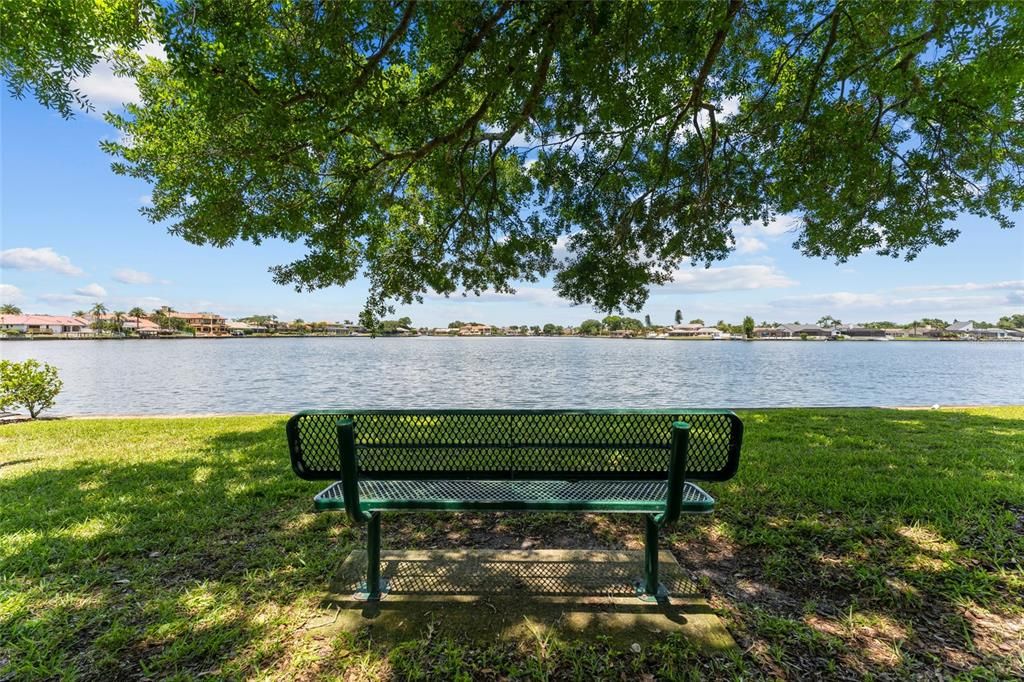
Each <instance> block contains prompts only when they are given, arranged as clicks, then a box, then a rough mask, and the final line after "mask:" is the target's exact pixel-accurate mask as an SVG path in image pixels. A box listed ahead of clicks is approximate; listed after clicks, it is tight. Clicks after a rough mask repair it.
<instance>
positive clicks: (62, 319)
mask: <svg viewBox="0 0 1024 682" xmlns="http://www.w3.org/2000/svg"><path fill="white" fill-rule="evenodd" d="M88 326H89V321H88V320H85V319H83V318H81V317H68V316H65V315H0V330H9V331H16V332H21V333H22V334H80V333H82V331H83V330H85V329H87V328H88Z"/></svg>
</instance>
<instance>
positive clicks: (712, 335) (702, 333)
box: [697, 327, 732, 341]
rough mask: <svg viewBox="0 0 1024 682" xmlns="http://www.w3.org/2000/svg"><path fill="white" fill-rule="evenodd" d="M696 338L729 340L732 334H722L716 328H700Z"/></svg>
mask: <svg viewBox="0 0 1024 682" xmlns="http://www.w3.org/2000/svg"><path fill="white" fill-rule="evenodd" d="M697 336H698V337H701V338H709V339H715V340H716V341H721V340H726V339H731V338H732V334H729V333H728V332H723V331H722V330H721V329H719V328H718V327H701V328H700V330H699V331H698V333H697Z"/></svg>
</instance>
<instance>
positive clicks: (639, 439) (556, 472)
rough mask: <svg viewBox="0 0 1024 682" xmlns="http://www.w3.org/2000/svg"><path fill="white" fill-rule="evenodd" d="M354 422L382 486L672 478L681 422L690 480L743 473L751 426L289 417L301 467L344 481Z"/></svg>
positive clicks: (454, 415)
mask: <svg viewBox="0 0 1024 682" xmlns="http://www.w3.org/2000/svg"><path fill="white" fill-rule="evenodd" d="M339 419H351V420H352V422H353V431H354V435H355V445H356V454H357V458H358V466H359V471H360V476H361V477H364V478H376V479H417V478H418V479H499V480H509V479H524V480H538V479H541V480H544V479H556V480H557V479H570V480H575V479H611V480H663V479H665V478H667V475H668V462H669V455H670V452H671V448H672V423H673V422H676V421H685V422H687V423H688V424H689V425H690V437H689V448H688V452H687V467H686V469H687V471H686V479H687V480H700V481H722V480H725V479H728V478H731V477H732V476H733V475H734V474H735V473H736V469H737V467H738V466H739V457H740V444H741V442H742V439H743V423H742V422H741V421H740V419H739V418H738V417H737V416H736V415H735V414H733V413H732V412H729V411H727V410H644V411H641V410H633V411H626V410H622V411H598V410H594V411H556V410H529V411H526V410H524V411H501V410H324V411H310V412H300V413H299V414H296V415H295V416H294V417H292V418H291V419H289V420H288V425H287V433H288V447H289V450H290V452H291V459H292V468H293V469H294V471H295V473H296V474H298V475H299V476H300V477H302V478H305V479H310V480H316V479H323V480H338V479H340V478H341V464H340V456H339V450H338V432H337V423H338V420H339Z"/></svg>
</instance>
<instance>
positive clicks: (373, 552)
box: [354, 512, 387, 601]
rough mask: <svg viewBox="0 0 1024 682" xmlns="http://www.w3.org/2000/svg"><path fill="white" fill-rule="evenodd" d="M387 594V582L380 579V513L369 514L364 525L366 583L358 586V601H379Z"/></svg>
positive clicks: (356, 594)
mask: <svg viewBox="0 0 1024 682" xmlns="http://www.w3.org/2000/svg"><path fill="white" fill-rule="evenodd" d="M385 594H387V581H385V580H382V579H381V577H380V512H373V513H371V514H370V520H369V522H368V523H367V524H366V583H365V584H363V585H360V586H359V590H358V591H357V592H356V593H355V595H354V596H355V598H356V599H358V600H359V601H380V600H381V599H383V597H384V595H385Z"/></svg>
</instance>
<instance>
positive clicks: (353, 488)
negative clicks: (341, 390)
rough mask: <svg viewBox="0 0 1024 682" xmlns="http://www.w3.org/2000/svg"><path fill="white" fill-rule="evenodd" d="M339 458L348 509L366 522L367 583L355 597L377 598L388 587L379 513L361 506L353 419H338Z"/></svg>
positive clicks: (372, 599) (364, 598) (381, 595)
mask: <svg viewBox="0 0 1024 682" xmlns="http://www.w3.org/2000/svg"><path fill="white" fill-rule="evenodd" d="M338 457H339V459H340V461H341V489H342V494H343V495H344V496H345V511H346V512H347V513H348V517H349V518H350V519H351V520H352V521H353V523H365V524H366V584H365V585H362V586H361V589H360V590H358V591H357V592H356V598H357V599H362V600H365V601H378V600H380V599H381V598H382V597H383V595H384V592H385V591H386V588H387V584H386V583H385V581H383V580H381V577H380V512H372V513H367V512H365V511H363V508H362V507H361V506H360V505H359V463H358V462H357V460H356V439H355V426H354V424H353V423H352V420H351V419H339V420H338Z"/></svg>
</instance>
